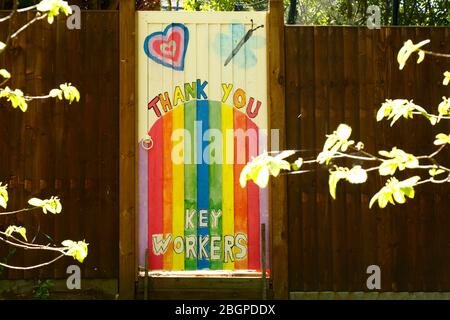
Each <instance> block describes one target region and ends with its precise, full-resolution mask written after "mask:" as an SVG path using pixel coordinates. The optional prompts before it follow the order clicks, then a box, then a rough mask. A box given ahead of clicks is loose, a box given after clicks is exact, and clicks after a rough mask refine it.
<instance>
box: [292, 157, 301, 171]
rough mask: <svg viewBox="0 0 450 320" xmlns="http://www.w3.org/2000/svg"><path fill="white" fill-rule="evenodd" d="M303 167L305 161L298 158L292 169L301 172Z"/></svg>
mask: <svg viewBox="0 0 450 320" xmlns="http://www.w3.org/2000/svg"><path fill="white" fill-rule="evenodd" d="M302 165H303V159H302V158H298V159H297V160H295V162H294V164H293V165H292V168H293V169H294V170H300V168H301V167H302Z"/></svg>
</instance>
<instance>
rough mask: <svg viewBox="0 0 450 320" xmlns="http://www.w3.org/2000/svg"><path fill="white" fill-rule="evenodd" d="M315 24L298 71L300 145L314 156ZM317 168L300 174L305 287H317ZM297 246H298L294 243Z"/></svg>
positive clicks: (301, 38) (302, 39) (302, 37)
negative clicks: (314, 223) (315, 222)
mask: <svg viewBox="0 0 450 320" xmlns="http://www.w3.org/2000/svg"><path fill="white" fill-rule="evenodd" d="M314 29H315V28H314V27H304V32H303V33H299V34H298V39H297V41H298V43H309V44H310V45H308V46H305V47H302V51H303V52H304V59H302V60H300V61H299V67H298V69H297V70H298V71H297V72H298V73H299V75H300V114H301V117H300V119H301V128H302V130H301V131H300V135H301V136H300V145H301V149H302V150H303V151H304V152H302V153H301V155H302V156H304V157H315V155H316V150H317V149H318V148H320V146H318V147H316V144H317V143H320V142H316V137H315V134H314V130H315V108H314V101H315V94H314V90H315V85H314V68H315V59H314V51H315V47H314ZM315 177H316V172H311V173H307V174H303V175H301V176H300V184H301V202H302V220H301V225H302V227H301V229H300V230H301V231H300V232H301V237H302V244H303V245H302V252H303V259H302V262H301V270H302V272H303V283H302V286H301V288H302V290H305V291H307V290H312V291H314V290H318V289H316V288H318V287H317V285H318V273H319V270H318V265H317V256H318V250H317V238H316V229H315V228H314V225H313V222H314V217H315V215H316V201H315V192H316V183H315ZM293 248H295V247H293Z"/></svg>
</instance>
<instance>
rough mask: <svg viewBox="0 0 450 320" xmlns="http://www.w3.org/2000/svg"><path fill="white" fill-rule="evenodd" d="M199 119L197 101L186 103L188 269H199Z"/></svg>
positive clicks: (186, 238)
mask: <svg viewBox="0 0 450 320" xmlns="http://www.w3.org/2000/svg"><path fill="white" fill-rule="evenodd" d="M186 98H187V97H186ZM196 119H197V101H189V102H187V103H186V104H185V105H184V128H185V130H186V133H189V136H188V137H186V138H185V140H184V143H185V144H184V150H185V165H184V211H185V229H184V235H185V238H184V239H185V242H186V243H185V248H186V249H185V260H184V266H185V269H186V270H196V269H197V246H198V243H197V241H198V238H197V226H198V219H197V208H198V202H197V201H198V199H197V161H198V156H199V155H198V154H197V148H198V147H197V142H198V141H197V139H196V136H195V121H196Z"/></svg>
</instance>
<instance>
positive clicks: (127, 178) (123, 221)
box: [119, 0, 137, 299]
mask: <svg viewBox="0 0 450 320" xmlns="http://www.w3.org/2000/svg"><path fill="white" fill-rule="evenodd" d="M119 30H120V31H119V32H120V36H119V38H120V39H119V43H120V44H119V47H120V82H119V84H120V85H119V88H120V117H119V119H120V120H119V128H120V129H119V135H120V138H119V140H120V142H119V144H120V153H119V155H120V173H119V297H120V299H134V298H135V281H136V275H137V272H136V271H137V269H136V265H137V264H136V248H135V247H136V214H135V184H136V182H135V180H136V179H135V143H136V139H135V129H136V128H135V125H136V119H135V1H134V0H121V1H120V4H119Z"/></svg>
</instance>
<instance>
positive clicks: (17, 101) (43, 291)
mask: <svg viewBox="0 0 450 320" xmlns="http://www.w3.org/2000/svg"><path fill="white" fill-rule="evenodd" d="M18 7H19V3H18V1H16V0H15V1H14V2H13V10H12V12H11V13H10V14H9V15H7V16H5V17H3V18H0V22H5V21H8V20H10V19H11V18H13V16H14V15H15V14H16V13H17V12H18V11H19V9H18ZM30 10H37V13H36V15H35V17H34V18H33V19H31V20H30V21H28V22H27V23H26V24H25V25H23V26H22V27H20V28H19V29H17V30H16V31H13V32H10V33H9V35H8V36H7V39H6V41H5V42H1V41H0V53H3V52H5V50H6V49H7V48H8V47H9V46H10V44H11V41H12V39H14V38H16V37H18V36H19V34H20V33H21V32H23V31H24V30H25V29H27V28H28V27H30V26H31V25H32V24H34V23H35V22H37V21H39V20H43V19H45V18H47V22H48V23H50V24H51V23H53V21H54V19H55V17H57V16H58V15H59V14H60V13H63V14H64V15H66V16H67V15H69V14H71V12H72V10H71V8H70V6H69V4H68V3H67V1H63V0H42V1H40V2H39V3H37V4H33V5H31V6H29V7H25V8H21V9H20V12H24V11H30ZM0 76H2V77H3V79H4V80H3V82H2V83H1V84H0V86H3V85H5V84H6V83H7V82H8V81H9V79H11V78H12V75H11V74H10V73H9V72H8V71H7V70H6V69H0ZM0 98H4V99H6V101H7V102H9V103H10V104H11V106H12V107H13V108H19V109H20V110H22V111H23V112H26V111H27V110H28V107H29V106H28V103H29V102H30V101H33V100H42V99H51V98H56V99H59V100H67V101H69V104H71V103H72V102H74V101H77V102H78V101H79V100H80V93H79V91H78V90H77V88H76V87H74V86H72V85H71V84H70V83H64V84H61V85H59V87H58V88H55V89H52V90H50V92H49V93H48V94H46V95H37V96H32V95H26V94H24V92H23V91H22V90H20V89H11V88H10V87H8V86H5V87H3V88H0ZM8 200H9V195H8V185H3V184H2V183H1V182H0V207H2V208H3V209H7V206H8ZM28 204H29V205H30V206H31V207H28V208H24V209H21V210H16V211H5V212H0V216H7V215H14V214H17V213H21V212H28V211H33V210H36V209H42V212H43V213H44V214H47V212H50V213H53V214H59V213H61V211H62V204H61V201H60V199H59V198H58V197H56V196H52V197H50V199H44V200H42V199H38V198H31V199H30V200H29V201H28ZM0 241H1V242H3V243H5V244H7V245H9V246H12V247H14V248H21V249H25V250H42V251H50V252H53V253H58V255H57V257H56V258H53V259H52V260H50V261H47V262H44V263H40V264H37V265H32V266H26V267H21V266H12V265H9V264H8V263H7V259H6V260H3V262H0V267H2V268H11V269H19V270H29V269H35V268H39V267H42V266H46V265H48V264H50V263H53V262H55V261H57V260H59V259H60V258H62V257H64V256H70V257H73V258H74V259H76V260H78V261H79V262H83V261H84V259H85V258H86V256H87V254H88V248H87V247H88V244H87V243H86V242H85V241H84V240H83V241H78V242H75V241H72V240H65V241H63V242H62V247H56V246H54V245H50V244H46V245H40V244H35V243H33V242H29V241H28V238H27V229H26V228H25V227H23V226H16V225H10V226H8V227H7V228H6V230H5V231H0ZM50 287H51V283H50V282H48V281H44V282H42V283H39V285H38V287H37V289H36V295H37V296H38V297H48V295H49V290H48V289H49V288H50Z"/></svg>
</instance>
